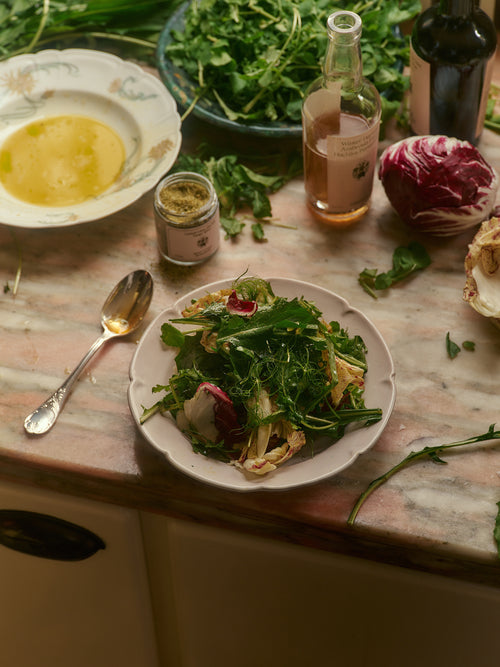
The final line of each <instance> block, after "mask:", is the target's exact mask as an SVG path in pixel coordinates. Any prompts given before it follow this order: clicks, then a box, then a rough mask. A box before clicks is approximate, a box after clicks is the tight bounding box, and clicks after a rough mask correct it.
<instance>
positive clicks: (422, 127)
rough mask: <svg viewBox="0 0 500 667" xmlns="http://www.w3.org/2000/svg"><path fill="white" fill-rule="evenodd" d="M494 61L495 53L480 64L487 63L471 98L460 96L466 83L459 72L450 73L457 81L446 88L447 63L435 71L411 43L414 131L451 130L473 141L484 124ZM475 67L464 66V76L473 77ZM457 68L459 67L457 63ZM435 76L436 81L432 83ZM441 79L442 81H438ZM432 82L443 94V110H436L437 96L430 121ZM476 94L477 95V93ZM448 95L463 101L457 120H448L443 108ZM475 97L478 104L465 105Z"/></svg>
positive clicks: (460, 101) (449, 97)
mask: <svg viewBox="0 0 500 667" xmlns="http://www.w3.org/2000/svg"><path fill="white" fill-rule="evenodd" d="M494 63H495V54H493V55H492V56H491V58H490V59H489V60H488V61H487V62H486V63H485V64H484V65H481V66H480V67H481V68H482V67H484V70H482V71H481V70H477V72H478V73H477V75H476V76H477V81H478V83H477V88H476V89H473V88H471V89H470V92H469V95H468V97H469V98H470V99H464V98H462V99H461V98H459V93H458V89H459V87H464V86H465V85H466V83H463V82H462V81H461V79H460V76H459V75H457V76H455V77H454V78H452V77H451V76H450V77H449V78H450V80H451V81H454V83H452V85H451V87H450V89H449V90H447V88H446V80H447V79H446V77H445V76H444V73H445V72H446V68H445V66H444V65H443V66H442V67H441V68H437V70H436V72H434V74H433V72H432V70H431V63H429V62H427V61H426V60H423V58H421V57H420V56H419V55H418V54H417V53H416V52H415V50H414V48H413V46H411V45H410V126H411V129H412V130H413V132H414V133H415V134H419V135H425V134H447V133H452V134H455V135H456V136H458V138H460V139H468V140H469V141H471V142H475V140H476V139H477V138H478V137H479V135H480V134H481V131H482V129H483V125H484V118H485V115H486V105H487V103H488V95H489V90H490V84H491V78H492V74H493V66H494ZM478 67H479V66H478ZM452 68H453V66H452ZM453 69H455V68H453ZM472 70H473V68H469V70H466V69H465V68H464V74H463V75H462V76H464V79H465V73H467V74H468V76H470V77H471V76H472V75H471V72H472ZM456 71H459V70H458V66H457V68H456ZM437 72H439V73H440V74H441V75H442V76H441V78H440V79H438V78H437V76H438V75H437ZM433 76H434V83H432V78H433ZM471 80H472V79H471ZM438 81H439V82H440V84H441V85H439V84H438V83H437V82H438ZM471 85H472V84H471ZM433 86H434V90H435V91H437V92H436V93H435V94H436V96H438V94H439V96H440V105H439V107H440V108H441V112H440V114H439V115H438V114H436V109H437V108H439V107H438V103H437V101H436V100H434V104H435V107H434V111H433V114H434V116H433V118H434V120H432V121H431V107H432V103H433V100H432V99H431V96H432V88H433ZM474 90H477V93H474ZM476 94H477V97H475V95H476ZM463 95H466V93H465V92H463V93H462V96H463ZM447 97H448V99H456V103H457V104H462V107H461V113H457V114H456V115H455V117H454V120H452V119H449V122H447V120H448V119H447V117H446V116H445V115H444V113H445V112H444V111H443V109H444V108H445V106H446V105H445V101H446V99H447ZM473 99H476V100H477V99H479V105H478V106H475V107H474V108H471V109H470V110H467V109H466V108H465V106H464V105H465V104H466V103H469V104H472V105H474V102H472V100H473ZM476 104H477V102H476ZM476 114H477V115H476ZM465 116H466V117H467V118H468V121H467V123H465V122H464V120H463V118H464V117H465Z"/></svg>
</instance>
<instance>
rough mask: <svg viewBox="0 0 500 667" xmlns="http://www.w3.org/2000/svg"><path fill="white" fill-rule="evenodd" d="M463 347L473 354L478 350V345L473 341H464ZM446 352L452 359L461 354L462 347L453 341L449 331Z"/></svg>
mask: <svg viewBox="0 0 500 667" xmlns="http://www.w3.org/2000/svg"><path fill="white" fill-rule="evenodd" d="M462 347H463V349H464V350H468V351H469V352H473V351H474V350H475V349H476V344H475V343H474V342H473V341H471V340H464V341H463V343H462ZM446 351H447V353H448V356H449V357H450V359H455V357H456V356H457V355H458V353H459V352H460V345H457V343H455V342H454V341H452V340H451V338H450V332H449V331H448V333H447V334H446Z"/></svg>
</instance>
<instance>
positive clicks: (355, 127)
mask: <svg viewBox="0 0 500 667" xmlns="http://www.w3.org/2000/svg"><path fill="white" fill-rule="evenodd" d="M361 28H362V25H361V19H360V17H359V16H358V14H355V13H354V12H350V11H337V12H334V13H333V14H331V15H330V16H329V17H328V21H327V29H328V38H329V43H328V49H327V53H326V58H325V62H324V67H323V76H322V77H320V78H319V79H317V80H316V81H314V82H313V83H312V84H311V86H310V87H309V90H308V91H307V95H306V98H305V100H304V103H303V106H302V136H303V150H304V185H305V190H306V196H307V203H308V206H309V208H310V209H311V210H312V212H313V213H314V215H315V216H316V217H317V218H319V219H321V220H323V221H325V222H327V223H330V224H332V225H339V226H341V225H347V224H350V223H351V222H354V221H356V220H358V219H359V218H360V217H361V216H362V215H364V214H365V213H366V211H367V210H368V207H369V203H370V197H371V193H372V187H373V177H374V173H375V164H376V160H377V147H378V137H379V128H380V114H381V104H380V97H379V94H378V92H377V90H376V88H375V86H374V85H373V84H372V83H370V82H369V81H368V80H367V79H365V78H364V77H363V74H362V60H361V47H360V38H361Z"/></svg>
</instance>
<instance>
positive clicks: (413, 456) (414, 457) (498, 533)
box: [347, 424, 500, 558]
mask: <svg viewBox="0 0 500 667" xmlns="http://www.w3.org/2000/svg"><path fill="white" fill-rule="evenodd" d="M498 439H500V431H496V430H495V424H491V425H490V427H489V429H488V431H487V432H486V433H482V434H481V435H476V436H472V437H471V438H467V439H466V440H459V441H458V442H452V443H450V444H447V445H437V446H434V447H424V448H423V449H421V450H419V451H417V452H410V453H409V454H408V456H406V457H405V458H404V459H403V460H402V461H400V462H399V463H398V464H396V465H395V466H393V467H392V468H391V469H390V470H388V471H387V472H385V473H384V474H383V475H380V477H377V479H374V480H373V481H372V482H370V484H369V485H368V486H367V488H366V489H365V491H363V493H362V494H361V495H360V496H359V498H358V500H357V501H356V503H355V504H354V507H353V509H352V510H351V513H350V514H349V517H348V519H347V523H348V524H349V525H350V526H353V525H354V522H355V521H356V517H357V515H358V513H359V510H360V509H361V506H362V505H363V503H364V502H365V500H367V498H368V497H369V496H370V495H371V494H372V493H373V492H374V491H375V490H376V489H378V487H379V486H382V484H384V483H385V482H387V480H388V479H390V478H391V477H392V476H393V475H395V474H396V473H397V472H399V471H400V470H402V469H403V468H405V467H406V466H408V465H410V464H412V463H415V461H419V460H422V459H425V458H430V459H431V461H433V462H434V463H439V464H446V463H447V462H446V461H444V460H443V459H442V458H441V455H442V454H443V453H444V452H446V451H447V450H449V449H453V448H454V447H463V446H464V445H473V444H475V443H478V442H485V441H487V440H498ZM497 505H498V508H499V512H498V514H497V518H496V522H495V529H494V531H493V536H494V538H495V541H496V545H497V551H498V557H499V558H500V502H499V503H497Z"/></svg>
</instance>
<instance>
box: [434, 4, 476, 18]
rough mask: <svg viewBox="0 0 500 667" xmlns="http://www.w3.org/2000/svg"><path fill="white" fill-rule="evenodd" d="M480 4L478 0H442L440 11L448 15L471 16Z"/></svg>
mask: <svg viewBox="0 0 500 667" xmlns="http://www.w3.org/2000/svg"><path fill="white" fill-rule="evenodd" d="M478 5H479V3H478V0H440V2H439V12H440V14H444V15H446V16H469V15H470V14H472V12H473V11H474V9H476V8H477V7H478Z"/></svg>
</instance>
